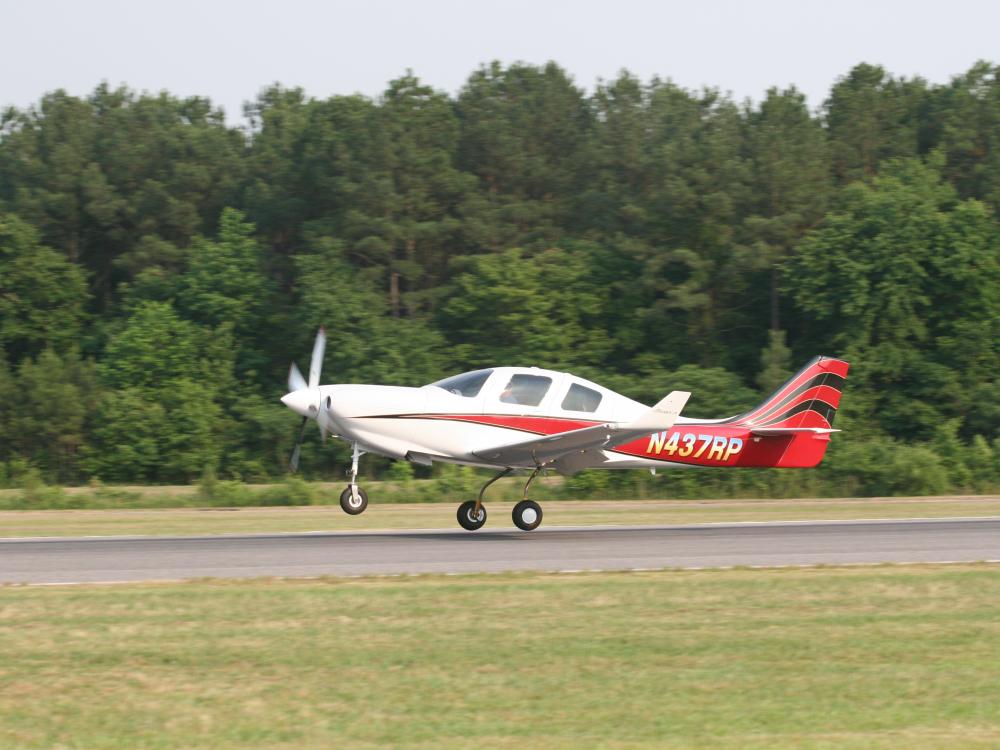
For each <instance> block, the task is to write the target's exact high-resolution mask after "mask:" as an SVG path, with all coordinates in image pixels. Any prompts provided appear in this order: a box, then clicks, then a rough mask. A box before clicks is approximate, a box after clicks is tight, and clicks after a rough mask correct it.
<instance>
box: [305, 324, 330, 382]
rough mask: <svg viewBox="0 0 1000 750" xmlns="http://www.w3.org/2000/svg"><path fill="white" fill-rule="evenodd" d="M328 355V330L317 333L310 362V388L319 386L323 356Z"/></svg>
mask: <svg viewBox="0 0 1000 750" xmlns="http://www.w3.org/2000/svg"><path fill="white" fill-rule="evenodd" d="M325 353H326V329H325V328H320V329H319V330H318V331H317V332H316V342H315V343H314V344H313V354H312V359H311V360H309V387H310V388H315V387H316V386H318V385H319V374H320V373H321V372H322V371H323V355H324V354H325Z"/></svg>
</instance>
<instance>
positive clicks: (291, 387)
mask: <svg viewBox="0 0 1000 750" xmlns="http://www.w3.org/2000/svg"><path fill="white" fill-rule="evenodd" d="M325 353H326V329H324V328H322V327H321V328H320V329H319V331H317V332H316V340H315V342H313V351H312V359H310V360H309V381H308V382H306V379H305V378H304V377H302V372H301V370H299V368H298V365H296V364H295V363H294V362H292V364H291V367H289V368H288V393H287V394H285V396H284V397H283V398H282V399H281V400H282V401H283V402H284V403H285V404H286V405H287V406H288V407H289V408H291V409H293V410H294V411H297V412H299V414H303V417H302V426H301V427H300V428H299V436H298V438H297V439H296V440H295V448H294V450H292V458H291V460H290V461H289V462H288V466H289V468H290V469H291V470H292V472H295V471H297V470H298V468H299V455H300V454H301V453H302V440H303V439H304V438H305V436H306V422H308V421H309V416H308V415H305V414H304V412H305V411H308V412H310V413H311V415H312V416H313V418H314V419H316V420H317V423H319V408H320V390H319V376H320V373H321V372H322V371H323V355H324V354H325ZM302 391H308V393H302ZM306 404H308V405H309V408H308V409H306ZM320 432H321V433H322V435H323V438H324V439H325V438H326V430H324V429H323V425H322V424H320Z"/></svg>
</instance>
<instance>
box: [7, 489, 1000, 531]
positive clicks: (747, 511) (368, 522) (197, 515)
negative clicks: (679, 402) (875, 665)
mask: <svg viewBox="0 0 1000 750" xmlns="http://www.w3.org/2000/svg"><path fill="white" fill-rule="evenodd" d="M338 490H339V488H338ZM537 497H538V498H539V499H540V500H541V501H542V505H543V508H544V511H545V521H544V524H545V525H546V526H555V525H563V526H570V525H597V524H680V523H706V522H709V523H710V522H728V521H779V520H812V519H856V518H924V517H943V516H1000V497H998V496H996V495H986V496H968V497H919V498H858V499H851V498H840V499H811V500H673V501H668V500H620V501H601V500H587V501H551V502H549V501H547V500H545V499H544V495H543V494H539V495H538V496H537ZM456 507H457V505H456V504H452V503H422V504H408V503H402V504H388V503H373V504H372V505H370V506H369V508H368V510H367V511H365V513H364V514H362V515H360V516H347V515H345V514H344V513H343V512H342V511H341V510H340V506H339V505H332V506H331V505H327V506H322V505H320V506H316V505H307V506H293V507H274V508H232V509H220V508H206V509H197V508H175V509H145V510H142V509H126V510H38V511H31V510H25V511H0V537H17V536H84V535H97V536H102V535H113V534H148V535H156V534H180V535H192V534H195V535H197V534H244V533H277V532H290V531H324V530H328V531H359V530H376V529H406V528H448V529H450V528H455V526H456V523H455V508H456ZM511 507H512V503H510V502H487V508H488V511H489V520H488V521H487V528H506V527H510V524H511V521H510V510H511Z"/></svg>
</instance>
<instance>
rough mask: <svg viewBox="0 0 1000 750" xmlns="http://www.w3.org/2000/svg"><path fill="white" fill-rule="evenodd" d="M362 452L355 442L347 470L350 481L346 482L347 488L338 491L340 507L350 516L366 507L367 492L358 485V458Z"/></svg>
mask: <svg viewBox="0 0 1000 750" xmlns="http://www.w3.org/2000/svg"><path fill="white" fill-rule="evenodd" d="M362 454H363V451H362V450H361V449H360V448H359V447H358V444H357V443H355V444H354V453H353V455H352V456H351V470H350V471H349V472H348V475H349V476H350V477H351V481H350V482H349V483H348V485H347V489H345V490H344V491H343V492H341V493H340V507H341V509H342V510H343V511H344V513H347V514H348V515H351V516H356V515H358V514H360V513H364V512H365V508H367V507H368V493H367V492H365V491H364V490H363V489H361V488H360V487H358V459H359V458H361V456H362Z"/></svg>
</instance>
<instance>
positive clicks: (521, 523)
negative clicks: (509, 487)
mask: <svg viewBox="0 0 1000 750" xmlns="http://www.w3.org/2000/svg"><path fill="white" fill-rule="evenodd" d="M511 516H512V517H513V519H514V525H515V526H517V528H519V529H521V530H522V531H531V530H532V529H537V528H538V526H539V524H541V522H542V507H541V506H540V505H539V504H538V503H536V502H535V501H534V500H522V501H521V502H519V503H518V504H517V505H515V506H514V512H513V513H511Z"/></svg>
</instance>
